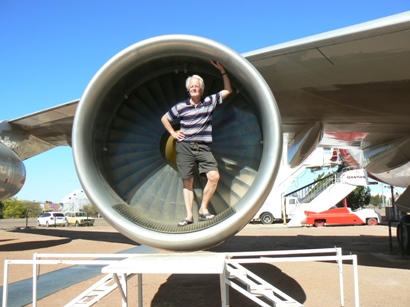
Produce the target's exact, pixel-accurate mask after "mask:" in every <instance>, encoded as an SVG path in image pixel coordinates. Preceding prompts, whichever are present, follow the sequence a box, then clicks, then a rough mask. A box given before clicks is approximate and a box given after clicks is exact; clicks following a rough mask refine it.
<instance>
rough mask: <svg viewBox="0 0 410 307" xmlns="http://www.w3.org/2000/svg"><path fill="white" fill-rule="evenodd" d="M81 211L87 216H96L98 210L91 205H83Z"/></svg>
mask: <svg viewBox="0 0 410 307" xmlns="http://www.w3.org/2000/svg"><path fill="white" fill-rule="evenodd" d="M83 211H84V212H86V213H87V214H88V215H89V216H98V210H97V208H96V207H95V206H94V205H93V204H88V205H84V206H83Z"/></svg>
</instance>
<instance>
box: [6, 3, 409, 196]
mask: <svg viewBox="0 0 410 307" xmlns="http://www.w3.org/2000/svg"><path fill="white" fill-rule="evenodd" d="M408 10H410V1H408V0H405V1H400V0H394V1H377V0H373V1H367V0H366V1H357V0H355V1H349V0H346V1H328V0H327V1H300V0H287V1H274V0H271V1H269V0H266V1H240V0H239V1H213V0H211V1H163V0H161V1H159V0H150V1H137V0H133V1H130V0H116V1H108V0H99V1H97V0H89V1H86V0H71V1H63V0H61V1H54V0H49V1H46V0H36V1H30V0H2V1H1V3H0V38H1V41H0V105H1V106H2V112H1V119H14V118H17V117H20V116H23V115H27V114H30V113H33V112H36V111H40V110H43V109H46V108H49V107H53V106H56V105H58V104H61V103H64V102H67V101H71V100H74V99H77V98H80V97H81V95H82V93H83V91H84V89H85V87H86V86H87V84H88V82H89V81H90V80H91V78H92V77H93V75H94V74H95V73H96V72H97V71H98V69H99V68H100V67H101V66H102V65H103V64H104V63H105V62H106V61H108V60H109V59H110V58H111V57H112V56H114V55H115V54H116V53H118V52H119V51H121V50H122V49H124V48H126V47H128V46H130V45H132V44H134V43H136V42H138V41H140V40H143V39H146V38H150V37H153V36H158V35H164V34H193V35H199V36H204V37H207V38H211V39H214V40H217V41H219V42H221V43H223V44H225V45H227V46H228V47H231V48H233V49H235V50H236V51H237V52H239V53H244V52H248V51H253V50H255V49H259V48H263V47H268V46H271V45H274V44H278V43H283V42H287V41H290V40H294V39H298V38H302V37H305V36H309V35H314V34H318V33H322V32H326V31H330V30H334V29H338V28H341V27H346V26H350V25H354V24H358V23H361V22H366V21H369V20H373V19H377V18H381V17H385V16H389V15H393V14H397V13H401V12H404V11H408ZM25 165H26V170H27V180H26V184H25V186H24V187H23V189H22V190H21V191H20V192H19V193H18V194H17V197H18V198H19V199H27V200H38V201H45V200H50V201H54V202H59V201H60V200H61V199H62V198H63V197H65V196H66V195H67V194H69V193H70V192H71V191H72V190H75V189H79V188H81V186H80V184H79V181H78V179H77V175H76V172H75V169H74V164H73V158H72V153H71V149H70V148H69V147H61V148H57V149H53V150H51V151H49V152H47V153H43V154H41V155H39V156H37V157H33V158H31V159H29V160H27V161H25Z"/></svg>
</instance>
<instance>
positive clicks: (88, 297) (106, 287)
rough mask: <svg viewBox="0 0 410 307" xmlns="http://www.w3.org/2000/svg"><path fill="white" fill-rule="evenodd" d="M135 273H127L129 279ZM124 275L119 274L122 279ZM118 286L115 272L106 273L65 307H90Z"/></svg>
mask: <svg viewBox="0 0 410 307" xmlns="http://www.w3.org/2000/svg"><path fill="white" fill-rule="evenodd" d="M134 275H135V274H129V275H127V277H126V278H127V280H128V279H129V278H131V277H132V276H134ZM122 278H123V277H121V276H119V279H120V280H121V279H122ZM117 287H118V284H117V282H116V281H115V279H114V275H113V274H107V275H105V276H104V277H103V278H102V279H101V280H99V281H98V282H97V283H95V284H94V285H92V286H91V287H90V288H88V289H87V290H85V291H84V292H83V293H81V294H80V295H79V296H77V297H76V298H74V299H73V300H72V301H71V302H69V303H67V304H66V305H64V307H88V306H92V305H94V304H95V303H97V302H98V301H100V300H101V299H102V298H103V297H104V296H106V295H108V294H109V293H111V292H112V291H113V290H114V289H116V288H117Z"/></svg>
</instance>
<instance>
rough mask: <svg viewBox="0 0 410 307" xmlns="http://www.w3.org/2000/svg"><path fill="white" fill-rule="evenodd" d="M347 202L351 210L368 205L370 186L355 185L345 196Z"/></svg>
mask: <svg viewBox="0 0 410 307" xmlns="http://www.w3.org/2000/svg"><path fill="white" fill-rule="evenodd" d="M347 203H348V206H349V207H350V208H352V209H353V210H354V209H358V208H363V207H366V206H368V205H369V203H370V188H369V187H362V186H359V187H357V188H356V189H355V190H354V191H353V192H352V193H350V194H349V195H348V196H347Z"/></svg>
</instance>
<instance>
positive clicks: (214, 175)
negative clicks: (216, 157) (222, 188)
mask: <svg viewBox="0 0 410 307" xmlns="http://www.w3.org/2000/svg"><path fill="white" fill-rule="evenodd" d="M206 177H207V178H208V181H207V183H206V185H205V188H204V193H203V197H202V203H201V208H199V214H200V215H206V214H209V211H208V204H209V202H210V200H211V198H212V196H213V195H214V193H215V190H216V187H217V186H218V181H219V172H218V171H209V172H208V173H206ZM214 217H215V216H214V215H208V216H206V218H207V219H212V218H214Z"/></svg>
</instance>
